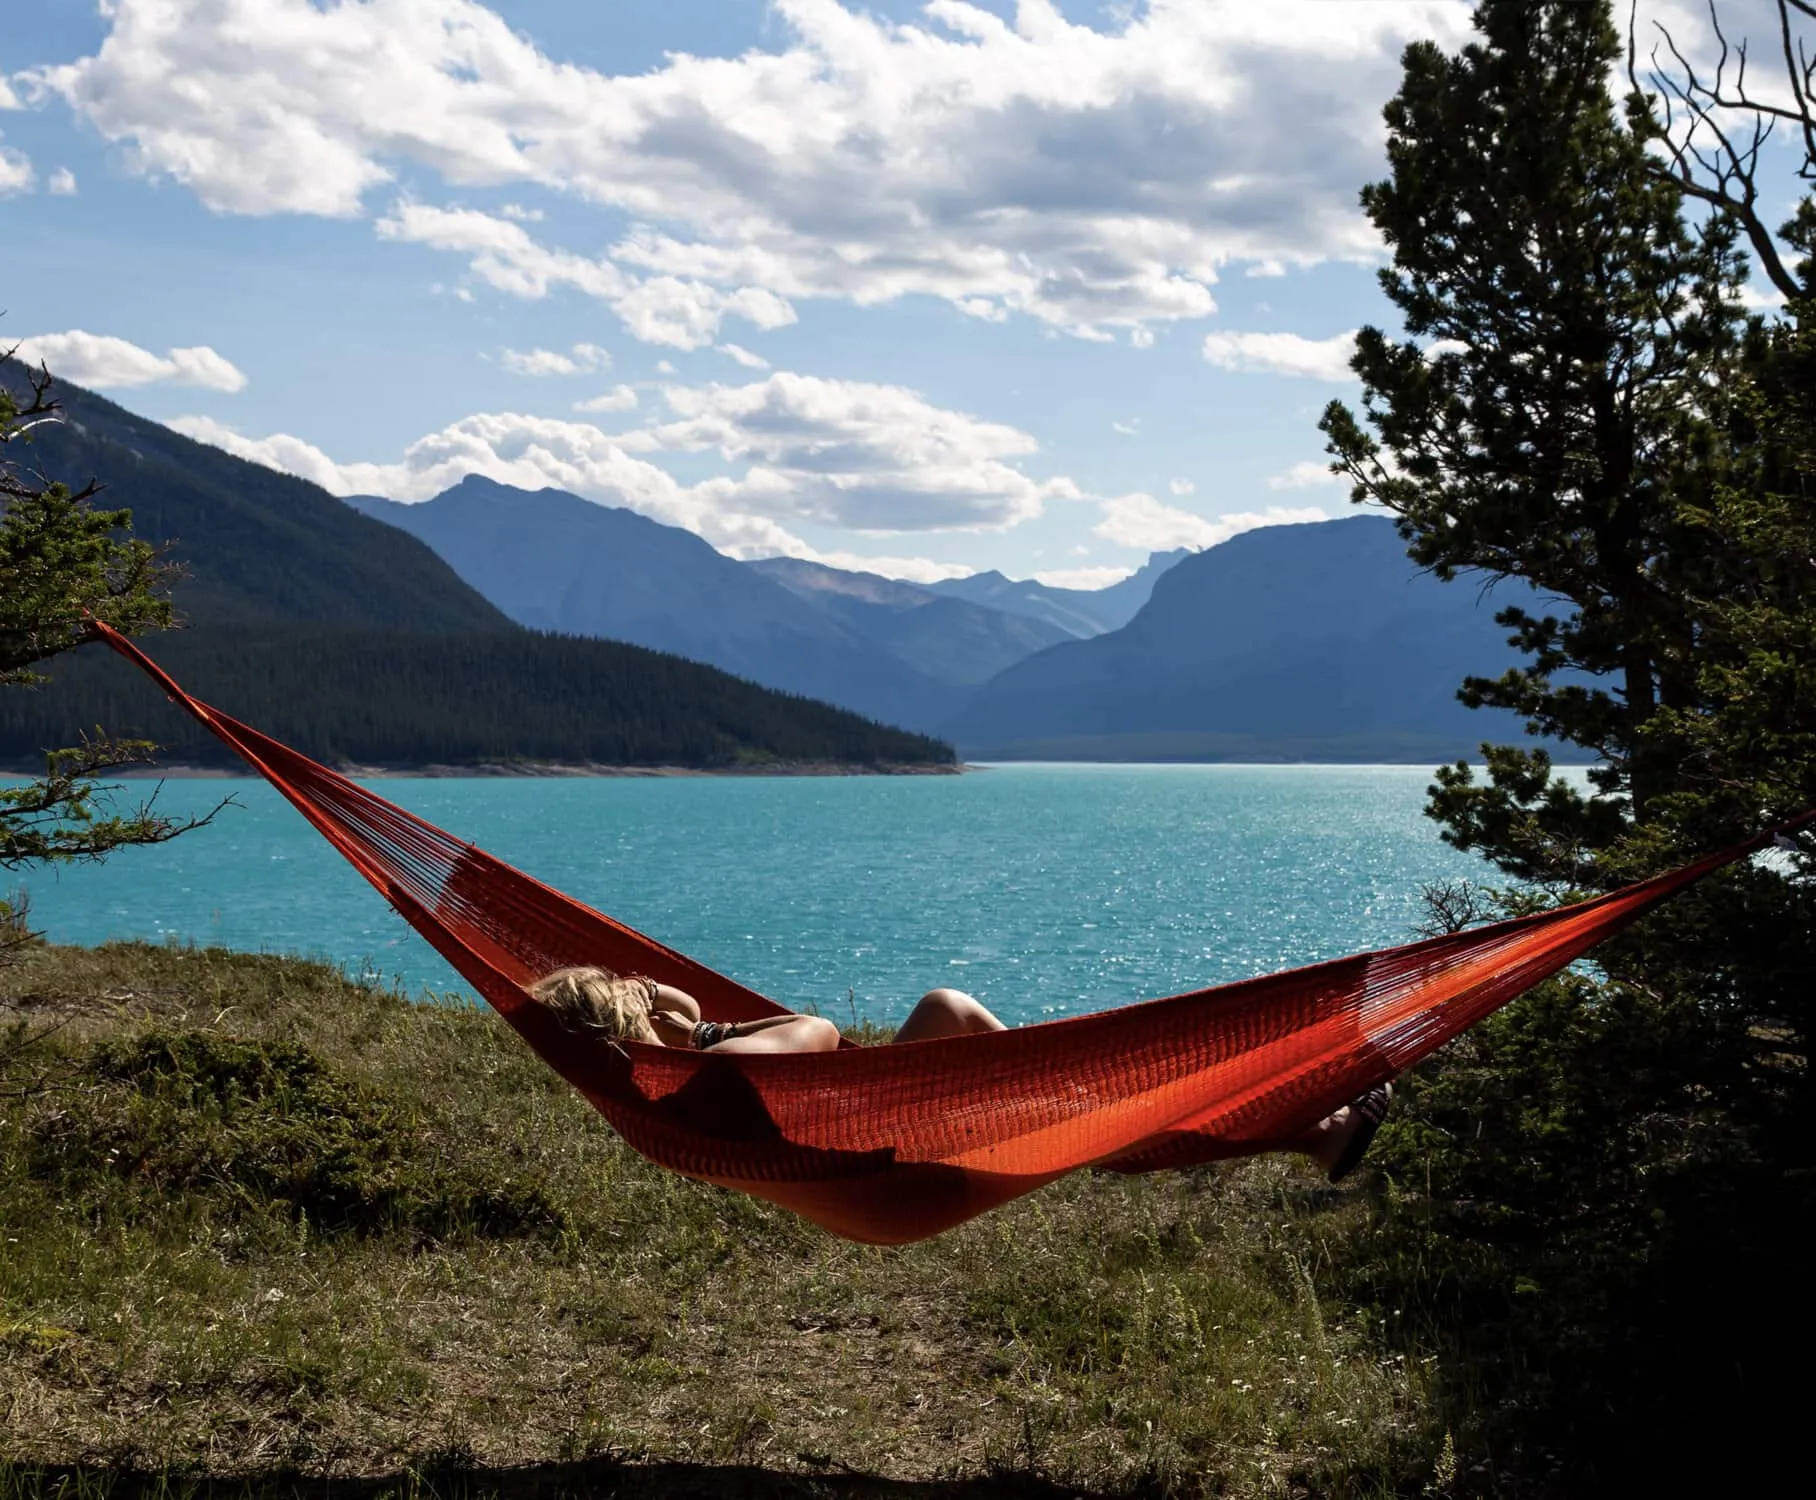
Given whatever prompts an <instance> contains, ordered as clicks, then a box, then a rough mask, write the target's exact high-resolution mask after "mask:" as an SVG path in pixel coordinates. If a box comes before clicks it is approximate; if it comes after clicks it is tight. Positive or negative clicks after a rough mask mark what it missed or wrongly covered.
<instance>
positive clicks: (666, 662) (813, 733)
mask: <svg viewBox="0 0 1816 1500" xmlns="http://www.w3.org/2000/svg"><path fill="white" fill-rule="evenodd" d="M142 644H143V645H145V646H146V647H147V649H148V652H149V654H151V655H152V657H153V659H154V660H156V661H157V663H158V664H159V665H160V666H162V667H164V668H165V669H166V670H167V671H168V672H169V673H170V674H171V675H172V676H173V677H174V678H176V680H177V681H178V682H179V683H181V684H182V686H183V687H184V688H185V690H187V691H188V692H191V693H193V694H195V695H196V696H197V697H198V698H200V699H201V700H202V701H203V702H205V703H208V704H209V705H211V706H213V707H217V708H220V709H221V710H223V711H224V712H226V713H230V714H232V715H233V716H234V717H235V718H238V719H242V720H244V721H245V722H246V723H249V724H251V725H253V726H254V727H255V728H257V729H259V730H261V731H262V732H264V733H266V734H270V735H272V736H274V737H275V738H277V739H280V740H283V741H284V742H285V743H286V744H289V745H291V746H293V747H294V748H296V749H298V750H301V751H302V752H303V753H304V754H305V755H308V756H311V757H312V758H314V759H316V760H321V761H325V762H327V763H329V764H347V763H352V764H358V765H376V766H393V767H409V766H422V765H471V764H495V765H533V764H539V763H547V762H562V763H591V764H595V765H623V766H664V765H666V766H685V767H693V768H700V769H734V768H744V769H757V768H761V767H763V766H766V765H779V764H795V763H805V762H825V763H835V764H842V765H850V766H865V767H878V766H884V765H900V764H909V763H913V764H935V765H939V764H945V765H949V764H951V763H952V762H953V759H954V757H953V752H952V749H951V747H950V746H948V745H944V744H941V743H940V742H938V741H936V740H932V739H928V738H926V737H924V736H921V735H915V734H910V733H908V732H906V731H904V730H897V729H889V728H886V727H884V726H882V725H878V724H873V723H871V722H870V721H869V720H867V719H862V718H859V717H858V716H857V715H856V714H852V713H847V712H846V711H845V710H843V709H839V708H834V707H832V706H831V705H829V704H825V703H818V702H815V701H813V700H812V699H808V698H796V697H792V696H790V695H788V694H784V693H777V692H772V691H771V690H770V689H768V688H764V687H759V686H757V685H756V684H755V683H752V682H746V681H745V680H744V679H742V678H739V677H733V676H731V675H729V674H728V673H725V672H720V671H718V670H716V669H715V668H712V667H706V666H701V665H700V664H699V663H697V662H690V661H685V660H683V659H682V658H680V657H678V656H667V655H664V654H662V653H660V652H656V651H646V650H644V649H643V648H641V647H639V646H627V645H623V644H620V643H619V642H616V641H599V640H587V639H581V638H578V637H572V636H557V635H543V634H540V633H538V632H534V631H529V630H519V629H515V628H513V627H509V626H505V627H500V628H497V629H492V630H484V631H461V632H458V633H450V634H430V633H428V632H425V631H401V630H384V629H378V628H374V627H370V626H351V625H348V626H335V625H304V624H293V625H258V626H249V627H247V628H245V629H242V630H235V631H231V632H228V631H224V630H220V629H196V630H187V631H178V632H173V633H171V634H167V635H161V636H153V637H150V638H149V639H147V640H145V641H143V642H142ZM97 726H105V727H106V729H107V731H108V732H109V733H111V734H114V735H125V736H130V737H131V738H133V739H140V740H150V741H153V742H155V743H156V744H157V745H158V746H159V747H160V750H159V756H160V759H162V760H165V761H175V762H178V763H189V764H196V765H218V766H237V765H238V761H237V760H236V759H235V758H234V756H233V753H232V751H230V750H228V749H227V748H226V747H225V746H224V745H222V744H221V743H220V741H219V740H217V739H216V738H215V737H214V736H213V735H212V734H210V733H209V732H208V731H207V730H206V729H204V728H203V727H202V726H201V725H200V724H198V723H196V722H195V721H194V720H193V719H191V718H190V717H189V716H188V715H187V714H185V713H183V712H182V711H181V710H179V709H178V708H176V707H175V706H174V705H172V704H171V703H169V702H168V701H167V700H166V699H165V697H164V695H163V693H162V692H161V691H160V690H159V689H158V688H157V687H156V686H154V685H153V684H152V682H151V681H150V680H149V679H148V678H146V677H145V676H144V674H143V673H141V672H140V671H139V670H138V669H137V668H136V667H133V666H131V665H129V664H128V663H127V662H125V661H123V660H120V659H119V658H117V657H116V656H114V654H113V653H112V652H110V651H108V650H107V649H106V648H105V647H103V646H99V645H93V646H89V647H86V648H84V649H83V650H82V651H81V652H80V653H79V654H77V655H76V656H73V657H65V658H63V659H62V660H60V661H58V662H57V664H56V671H55V677H54V680H53V681H52V682H51V683H49V684H48V685H46V686H43V687H41V688H39V689H38V690H36V691H34V692H10V693H6V694H4V695H0V761H3V762H5V763H9V764H14V765H18V766H35V765H42V763H43V752H44V749H45V748H46V747H49V746H54V745H62V744H65V743H67V742H68V741H69V739H70V737H71V736H72V734H74V733H76V732H77V731H79V730H82V729H93V728H95V727H97Z"/></svg>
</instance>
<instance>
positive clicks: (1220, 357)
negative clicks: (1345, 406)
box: [1204, 328, 1356, 380]
mask: <svg viewBox="0 0 1816 1500" xmlns="http://www.w3.org/2000/svg"><path fill="white" fill-rule="evenodd" d="M1355 352H1356V331H1355V329H1353V328H1352V329H1351V330H1350V331H1349V332H1348V333H1339V334H1337V335H1335V336H1334V337H1332V338H1328V339H1307V338H1301V337H1300V336H1299V335H1298V334H1296V333H1208V334H1206V335H1205V338H1204V357H1205V358H1206V359H1208V360H1209V361H1210V362H1211V363H1212V364H1214V365H1216V366H1218V367H1219V368H1221V369H1225V370H1260V371H1264V372H1266V373H1267V374H1270V375H1300V376H1305V377H1307V378H1309V379H1312V380H1353V379H1355V376H1354V375H1352V374H1351V373H1350V368H1349V361H1350V357H1351V356H1352V355H1353V354H1354V353H1355Z"/></svg>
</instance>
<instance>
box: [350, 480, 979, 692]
mask: <svg viewBox="0 0 1816 1500" xmlns="http://www.w3.org/2000/svg"><path fill="white" fill-rule="evenodd" d="M347 504H348V505H350V506H352V507H354V508H355V509H357V510H360V511H363V512H364V513H365V514H366V515H368V516H372V517H375V518H377V519H379V520H382V521H385V522H387V523H389V524H390V525H393V526H396V527H399V528H401V529H402V530H404V531H407V532H409V533H410V534H411V535H413V536H416V537H419V538H420V539H421V540H423V541H425V542H427V543H428V544H429V546H431V547H432V548H434V549H435V551H436V552H437V553H438V554H439V555H440V556H441V557H442V558H443V559H444V560H445V561H446V562H447V564H448V565H449V566H450V567H451V568H453V569H454V571H455V572H456V573H458V574H459V575H460V577H461V578H462V579H464V580H465V581H466V582H467V583H469V584H471V585H472V586H473V587H474V588H475V589H477V590H478V591H479V592H480V593H481V594H483V595H484V596H485V597H486V598H487V599H489V600H490V601H491V602H492V603H493V604H495V605H497V606H498V608H499V609H501V610H503V611H504V613H505V614H507V615H508V616H510V618H511V619H513V620H516V621H517V622H518V623H520V624H523V625H528V626H531V627H533V628H535V629H538V630H554V631H560V632H562V633H564V634H568V635H581V636H598V637H604V638H606V639H610V640H615V641H628V642H630V643H632V644H633V645H638V646H647V647H650V648H651V649H653V650H657V651H667V652H672V653H673V654H675V655H677V656H684V657H687V658H689V659H690V660H692V661H699V662H705V663H707V664H708V665H710V666H715V667H718V668H720V669H721V670H722V671H726V672H732V673H735V674H736V675H737V676H740V677H746V678H749V679H750V680H751V681H753V682H758V683H761V684H762V685H763V686H765V687H771V688H779V689H782V690H784V691H786V692H792V693H800V694H803V695H805V696H807V697H810V698H819V699H822V700H823V701H825V702H827V703H834V704H837V705H838V706H840V707H841V708H849V709H854V710H856V711H857V712H859V713H862V714H866V715H868V716H870V717H871V718H875V719H878V720H880V721H881V722H884V723H889V724H900V725H905V726H909V727H913V728H924V727H926V726H928V725H930V724H932V723H934V722H936V721H938V720H939V719H941V718H942V717H944V716H946V715H947V714H949V713H950V712H951V711H952V708H953V706H954V704H955V702H956V701H957V699H956V695H955V693H954V692H953V690H952V689H950V688H948V687H946V686H945V685H943V684H941V683H937V682H935V681H934V680H933V679H932V678H930V677H927V676H926V675H924V674H922V673H919V672H916V671H915V670H914V669H913V668H911V667H909V666H908V665H907V664H906V663H904V662H903V661H901V660H900V659H898V658H897V657H896V656H895V655H893V654H892V653H891V652H889V651H888V650H886V649H885V648H884V647H882V646H880V645H878V644H877V643H876V642H875V641H873V640H870V639H868V638H867V637H865V636H864V635H863V634H862V633H860V632H859V631H857V630H855V629H853V628H852V627H851V626H850V625H848V624H846V623H845V622H844V621H843V620H840V619H839V618H838V617H837V616H836V615H834V614H832V613H829V612H828V611H826V610H824V609H820V608H818V607H816V606H815V605H812V604H809V603H808V602H807V601H805V600H803V599H801V598H799V597H797V596H796V595H795V594H794V593H792V592H790V591H789V590H788V589H786V588H784V587H783V586H782V585H781V584H780V583H778V582H776V581H775V580H774V579H771V578H765V577H764V576H763V575H762V574H760V573H757V572H755V571H753V570H752V569H751V568H749V567H748V566H746V565H745V564H743V563H741V562H737V561H734V560H733V559H732V558H729V557H726V556H724V555H723V554H722V553H720V552H717V551H715V550H714V549H713V547H712V546H710V545H709V544H708V543H707V542H705V541H704V540H702V539H701V538H700V537H698V536H696V535H694V533H692V532H691V531H685V530H683V529H681V528H680V527H678V526H664V525H663V524H662V523H661V522H659V521H652V520H651V519H649V517H647V516H642V515H638V514H637V513H636V512H635V511H631V510H623V509H615V508H612V507H608V506H604V505H596V504H594V503H593V502H592V501H589V500H583V499H581V498H580V497H579V496H577V495H570V494H568V493H566V492H565V491H562V490H554V489H545V490H536V491H530V490H520V489H514V488H512V487H511V486H508V485H502V484H497V483H495V482H493V481H492V480H489V479H482V478H480V477H479V476H477V475H471V476H469V477H468V478H466V479H464V480H462V481H461V482H460V483H459V484H457V485H455V486H454V487H453V488H452V489H450V490H446V491H444V492H443V493H442V494H440V495H437V496H436V497H435V498H434V499H432V500H427V501H424V502H422V503H421V504H418V505H402V504H399V503H397V502H395V501H391V500H380V499H377V498H375V497H372V496H354V497H351V498H349V499H348V501H347Z"/></svg>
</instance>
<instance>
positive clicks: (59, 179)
mask: <svg viewBox="0 0 1816 1500" xmlns="http://www.w3.org/2000/svg"><path fill="white" fill-rule="evenodd" d="M45 186H46V187H48V188H49V189H50V190H51V194H52V196H53V197H57V198H73V197H75V196H76V174H75V173H74V172H72V171H70V169H69V168H68V167H58V168H57V170H56V171H54V172H52V173H51V174H50V181H49V182H47V183H46V184H45Z"/></svg>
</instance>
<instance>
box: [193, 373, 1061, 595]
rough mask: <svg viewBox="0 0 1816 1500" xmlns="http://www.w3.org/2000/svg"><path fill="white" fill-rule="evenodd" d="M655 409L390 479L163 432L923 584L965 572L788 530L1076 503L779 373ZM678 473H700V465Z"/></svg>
mask: <svg viewBox="0 0 1816 1500" xmlns="http://www.w3.org/2000/svg"><path fill="white" fill-rule="evenodd" d="M620 389H625V388H622V387H621V388H620ZM629 394H631V396H632V399H633V400H634V393H629ZM664 396H665V399H666V401H667V404H668V408H669V415H670V416H671V417H672V420H670V421H665V422H655V423H650V424H648V425H645V426H643V427H641V428H638V429H637V430H635V431H632V432H626V433H606V432H604V431H602V430H601V429H600V428H598V427H596V426H594V425H592V424H591V423H588V422H580V421H564V420H561V419H558V418H551V417H537V416H529V415H525V414H522V413H516V412H485V413H476V414H474V415H473V416H469V417H464V418H462V419H461V420H460V421H458V422H454V423H451V424H449V425H448V426H446V427H444V428H442V429H441V430H440V431H438V432H432V433H429V434H427V435H426V436H424V437H422V438H419V439H418V440H417V441H415V442H414V443H411V444H410V445H409V446H408V447H407V448H406V449H405V450H404V452H403V454H402V456H401V457H400V458H399V459H398V460H397V461H395V462H390V463H370V462H353V463H348V462H341V461H339V460H336V459H335V458H333V457H332V456H331V455H330V454H328V453H327V452H326V451H324V450H323V449H322V448H320V447H318V446H317V445H315V444H314V443H311V442H309V441H307V440H305V439H303V438H299V437H295V436H292V435H290V434H286V433H278V434H274V435H271V436H267V437H247V436H244V435H242V434H241V433H239V432H237V431H235V430H234V429H233V428H231V427H228V426H226V425H224V424H222V423H220V422H217V421H214V420H212V419H209V418H205V417H185V418H182V419H180V420H178V421H177V422H174V423H172V424H171V425H172V426H174V427H175V428H176V429H177V430H178V431H180V432H183V433H186V434H187V435H189V436H190V437H193V438H197V439H198V440H200V441H203V442H208V443H213V444H214V445H215V446H217V447H220V448H224V449H226V450H227V451H228V452H230V453H235V454H238V455H239V456H240V457H242V458H247V459H251V460H252V461H253V462H255V463H262V464H265V465H268V466H269V467H272V468H277V469H282V470H285V471H286V472H288V473H292V474H299V475H301V476H302V477H304V478H306V479H310V480H313V481H314V482H315V483H317V484H320V485H322V486H323V487H324V488H326V489H328V490H331V491H333V492H334V493H335V494H340V495H350V494H376V495H384V496H387V497H388V498H390V499H393V500H403V501H418V500H426V499H428V498H430V497H431V496H433V495H436V494H439V493H440V492H441V491H442V490H445V489H447V488H448V487H449V486H451V485H454V484H457V483H458V482H459V481H460V480H461V479H463V478H464V477H465V476H466V475H468V474H483V475H485V476H486V477H487V478H490V479H495V480H497V481H498V482H499V483H501V484H511V485H516V486H519V487H520V488H523V489H541V488H544V487H549V486H553V487H554V488H557V489H563V490H568V491H570V492H572V493H573V494H576V495H583V496H585V497H587V498H588V499H592V500H597V501H599V502H601V503H603V504H608V505H624V506H629V507H630V508H631V509H633V510H637V511H640V512H642V513H643V514H645V515H648V516H652V517H654V518H655V519H656V520H659V521H664V522H667V523H668V524H670V525H675V526H685V527H687V528H688V529H689V530H691V531H694V532H697V533H698V534H700V535H701V536H703V537H705V538H706V539H707V540H708V541H709V542H711V543H712V544H713V545H714V546H716V547H718V548H719V549H720V550H721V551H723V552H726V553H728V554H730V555H731V556H734V557H767V556H775V555H778V554H779V555H783V556H789V557H807V558H811V559H814V560H816V561H823V562H828V563H831V564H832V565H833V566H837V567H859V566H861V567H863V568H865V569H868V570H869V571H872V572H881V573H886V574H888V575H889V576H891V577H900V578H918V579H921V580H923V581H930V580H932V579H935V578H942V577H952V576H957V575H959V574H962V573H965V572H968V571H970V570H969V569H966V568H961V567H953V566H950V565H948V564H943V563H936V562H933V561H931V560H929V559H926V558H922V557H916V556H912V555H910V556H884V557H876V556H869V555H865V554H861V553H858V552H856V551H855V550H853V551H838V552H824V553H822V552H816V551H815V550H814V549H813V547H811V546H810V545H809V544H808V543H807V542H805V541H804V540H803V539H802V538H800V537H798V536H796V535H795V534H794V533H793V532H791V531H790V530H789V529H788V527H787V525H786V523H787V522H788V521H790V520H795V519H805V520H811V521H814V522H817V523H819V524H822V525H825V526H829V527H832V528H835V529H839V530H843V531H848V532H853V533H859V534H877V533H906V532H931V531H943V530H973V531H975V530H983V529H1002V528H1004V527H1008V526H1013V525H1015V524H1017V523H1018V522H1020V521H1023V520H1026V519H1028V518H1030V517H1032V516H1034V515H1037V514H1038V513H1039V512H1040V509H1041V506H1042V504H1043V503H1044V502H1045V500H1047V499H1048V498H1051V497H1064V498H1069V499H1077V498H1080V494H1079V490H1078V487H1077V486H1076V485H1075V484H1073V483H1072V481H1071V480H1069V479H1065V478H1063V477H1060V478H1051V479H1045V480H1036V479H1033V478H1030V477H1029V476H1028V475H1026V474H1024V473H1022V471H1021V470H1020V469H1019V468H1018V467H1017V466H1016V462H1015V461H1016V460H1018V459H1020V458H1022V457H1025V456H1027V455H1029V454H1032V453H1033V452H1034V451H1035V443H1034V440H1033V439H1032V438H1031V437H1029V436H1028V435H1027V434H1026V433H1024V432H1020V431H1018V430H1017V429H1015V428H1013V427H1006V426H1002V425H999V424H996V423H991V422H985V421H982V420H980V419H978V418H976V417H972V416H969V415H966V414H965V413H962V412H955V411H949V410H946V409H944V408H941V407H936V406H933V405H931V404H930V403H928V402H927V401H925V400H924V399H923V398H922V397H920V396H919V395H917V394H916V393H914V392H912V391H908V390H904V389H902V388H900V387H895V386H881V385H867V384H863V383H861V382H856V381H837V380H819V379H813V378H811V377H808V376H802V375H794V374H789V373H785V372H784V373H778V374H775V375H772V376H770V377H769V378H768V379H767V380H764V381H761V382H759V383H757V384H754V385H748V386H731V387H728V386H719V385H713V386H705V387H699V388H692V387H671V388H670V389H668V390H667V391H666V392H665V393H664ZM617 405H618V403H617V402H616V401H613V403H612V407H613V409H616V407H617ZM591 409H593V410H595V411H597V410H601V409H604V408H602V407H600V406H597V405H594V406H592V408H591ZM670 453H673V454H683V453H685V454H689V455H701V454H717V455H718V457H719V459H720V461H721V462H722V463H723V465H724V472H722V473H718V474H714V475H711V476H710V477H707V478H705V479H702V480H700V481H699V482H697V483H694V484H691V485H690V484H682V483H681V482H680V481H679V480H677V479H676V478H675V477H674V476H673V475H671V474H670V473H669V472H668V471H667V470H666V469H664V468H662V467H661V464H660V458H661V456H662V455H664V454H670ZM689 467H690V468H691V469H695V470H696V471H697V470H698V468H699V462H698V460H697V459H690V460H689Z"/></svg>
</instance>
